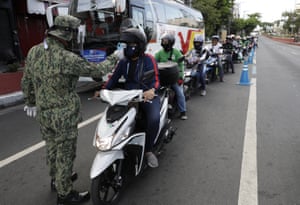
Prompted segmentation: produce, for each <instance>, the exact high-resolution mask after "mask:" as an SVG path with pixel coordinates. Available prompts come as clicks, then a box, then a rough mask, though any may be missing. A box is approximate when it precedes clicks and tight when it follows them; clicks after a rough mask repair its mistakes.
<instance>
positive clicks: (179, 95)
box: [171, 83, 186, 112]
mask: <svg viewBox="0 0 300 205" xmlns="http://www.w3.org/2000/svg"><path fill="white" fill-rule="evenodd" d="M171 88H172V90H174V92H175V95H176V100H177V106H178V109H179V111H180V112H186V102H185V96H184V93H183V86H182V85H178V83H175V84H173V85H172V86H171Z"/></svg>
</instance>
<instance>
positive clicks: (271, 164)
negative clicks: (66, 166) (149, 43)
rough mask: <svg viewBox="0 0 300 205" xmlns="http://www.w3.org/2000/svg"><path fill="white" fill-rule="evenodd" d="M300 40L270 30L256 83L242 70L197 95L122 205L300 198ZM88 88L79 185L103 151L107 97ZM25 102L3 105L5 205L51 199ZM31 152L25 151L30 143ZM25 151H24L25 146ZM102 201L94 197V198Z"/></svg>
mask: <svg viewBox="0 0 300 205" xmlns="http://www.w3.org/2000/svg"><path fill="white" fill-rule="evenodd" d="M299 56H300V47H297V46H292V45H286V44H282V43H279V42H275V41H272V40H270V39H268V38H264V37H260V39H259V48H258V49H257V50H256V54H255V57H254V59H253V63H252V64H249V65H248V69H249V70H248V72H247V74H249V78H250V81H251V83H252V84H251V85H250V86H241V85H239V84H238V82H239V81H240V77H241V73H242V68H243V65H242V64H235V66H236V73H235V74H231V73H227V74H225V77H224V80H225V82H224V83H219V82H214V83H210V84H209V85H208V89H207V96H205V97H202V96H199V95H197V96H193V97H192V98H191V99H190V100H189V101H187V108H188V112H187V114H188V117H189V118H188V120H186V121H181V120H179V119H175V120H174V121H173V123H174V126H175V127H176V128H177V133H176V136H175V137H174V140H173V141H172V142H171V143H170V144H168V145H167V146H166V151H165V152H164V153H163V154H162V155H161V156H160V157H159V163H160V166H159V168H157V169H148V170H146V172H144V173H143V174H142V175H141V176H139V177H137V178H136V179H135V180H134V181H132V183H131V184H130V185H129V187H128V189H127V190H126V191H125V192H124V195H123V197H122V198H121V201H120V203H119V204H122V205H141V204H143V205H258V204H259V205H297V204H300V172H299V170H300V109H299V108H300V99H299V98H300V89H299V88H300V81H299V79H300V67H299V65H300V58H299ZM92 95H93V91H89V92H84V93H81V94H80V97H81V100H82V114H83V117H84V123H81V124H80V129H79V139H78V150H77V158H76V161H75V165H74V166H75V170H76V171H77V172H78V174H79V179H78V180H77V181H76V182H75V183H74V187H75V189H77V190H85V189H89V188H90V184H91V181H90V179H89V171H90V167H91V164H92V161H93V157H94V156H95V153H96V151H97V150H96V148H94V147H93V146H92V138H93V134H94V130H95V127H96V122H97V120H93V119H92V120H90V121H87V120H89V119H91V118H92V117H94V116H96V115H99V114H101V112H102V111H103V110H104V107H105V105H104V104H103V103H101V102H100V101H88V100H87V98H88V97H90V96H92ZM22 109H23V105H20V106H16V107H12V108H7V109H4V110H0V133H1V134H0V160H1V161H0V184H1V186H0V205H32V204H43V205H51V204H55V203H56V194H55V193H53V192H51V191H50V184H49V182H50V178H49V176H48V167H47V165H46V163H45V147H44V146H43V143H42V142H41V136H40V133H39V128H38V124H37V122H36V121H35V120H34V119H31V118H28V117H26V115H25V113H24V112H23V110H22ZM22 151H23V152H22ZM16 154H17V155H16ZM86 204H88V205H92V202H91V201H90V202H88V203H86Z"/></svg>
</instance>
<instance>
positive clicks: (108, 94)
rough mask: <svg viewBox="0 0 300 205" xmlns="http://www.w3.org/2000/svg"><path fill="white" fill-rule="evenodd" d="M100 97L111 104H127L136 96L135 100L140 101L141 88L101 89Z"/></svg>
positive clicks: (141, 96)
mask: <svg viewBox="0 0 300 205" xmlns="http://www.w3.org/2000/svg"><path fill="white" fill-rule="evenodd" d="M100 98H101V99H102V100H103V101H105V102H107V103H109V104H110V105H111V106H112V105H116V104H118V105H128V103H129V102H130V101H132V100H133V99H134V98H137V101H142V98H143V90H107V89H104V90H101V91H100Z"/></svg>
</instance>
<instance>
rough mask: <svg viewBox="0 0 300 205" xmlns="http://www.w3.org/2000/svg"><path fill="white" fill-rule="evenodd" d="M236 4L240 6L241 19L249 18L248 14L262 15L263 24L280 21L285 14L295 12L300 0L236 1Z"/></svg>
mask: <svg viewBox="0 0 300 205" xmlns="http://www.w3.org/2000/svg"><path fill="white" fill-rule="evenodd" d="M236 2H237V3H238V4H239V8H240V9H239V10H240V17H241V18H248V16H247V14H253V13H260V14H261V18H260V20H261V21H262V22H273V21H276V20H280V19H281V14H282V13H283V12H285V11H288V12H293V11H294V9H295V3H300V0H236Z"/></svg>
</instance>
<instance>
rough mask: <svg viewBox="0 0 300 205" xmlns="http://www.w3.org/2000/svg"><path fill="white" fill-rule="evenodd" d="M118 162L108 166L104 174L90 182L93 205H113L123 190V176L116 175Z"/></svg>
mask: <svg viewBox="0 0 300 205" xmlns="http://www.w3.org/2000/svg"><path fill="white" fill-rule="evenodd" d="M120 162H121V161H120V160H118V161H116V162H115V163H113V164H112V165H110V166H109V167H108V168H107V169H106V170H105V171H104V172H102V173H101V174H100V175H99V176H97V177H96V178H94V179H93V180H92V186H91V195H92V201H93V204H94V205H114V204H116V203H117V202H118V201H119V199H120V195H121V192H122V190H123V188H124V180H125V179H124V176H122V175H118V170H119V168H120V167H119V166H122V163H120Z"/></svg>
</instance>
